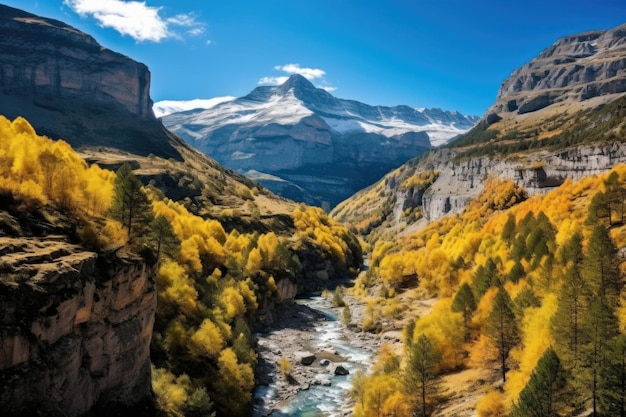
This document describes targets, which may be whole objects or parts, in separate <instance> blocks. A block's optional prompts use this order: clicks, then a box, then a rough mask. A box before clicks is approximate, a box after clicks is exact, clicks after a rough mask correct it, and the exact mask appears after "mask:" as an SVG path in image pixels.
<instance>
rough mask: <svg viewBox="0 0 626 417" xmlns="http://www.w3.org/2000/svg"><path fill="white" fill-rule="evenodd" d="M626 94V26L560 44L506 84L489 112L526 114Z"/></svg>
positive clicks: (589, 34)
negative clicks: (564, 103)
mask: <svg viewBox="0 0 626 417" xmlns="http://www.w3.org/2000/svg"><path fill="white" fill-rule="evenodd" d="M624 92H626V24H624V25H621V26H619V27H617V28H614V29H611V30H605V31H591V32H586V33H581V34H577V35H572V36H565V37H563V38H561V39H559V40H557V41H556V42H555V43H554V44H553V45H552V46H550V47H549V48H546V49H545V50H544V51H542V52H541V53H540V54H539V55H538V56H537V57H536V58H534V59H533V60H531V61H530V62H528V63H527V64H525V65H523V66H521V67H519V68H517V69H516V70H515V71H513V73H512V74H511V75H510V76H509V77H508V78H507V79H506V80H505V81H504V82H503V83H502V86H501V87H500V91H499V92H498V96H497V98H496V103H495V104H494V105H493V106H492V107H491V108H490V110H488V111H487V114H497V113H501V112H516V113H517V114H524V113H530V112H534V111H537V110H540V109H543V108H545V107H547V106H550V105H551V104H554V103H557V102H562V101H566V100H573V101H582V100H588V99H590V98H593V97H597V96H601V95H607V94H617V93H624Z"/></svg>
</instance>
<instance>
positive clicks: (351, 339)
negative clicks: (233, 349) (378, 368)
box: [254, 297, 375, 417]
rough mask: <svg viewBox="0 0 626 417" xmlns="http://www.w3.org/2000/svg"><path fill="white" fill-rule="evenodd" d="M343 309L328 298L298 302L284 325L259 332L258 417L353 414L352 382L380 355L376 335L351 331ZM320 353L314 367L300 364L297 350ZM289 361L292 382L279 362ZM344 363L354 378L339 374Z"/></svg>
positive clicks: (256, 404)
mask: <svg viewBox="0 0 626 417" xmlns="http://www.w3.org/2000/svg"><path fill="white" fill-rule="evenodd" d="M338 312H339V310H338V309H333V308H331V305H330V301H329V300H327V299H325V298H322V297H311V298H307V299H301V300H297V301H296V304H295V305H293V306H291V307H289V308H288V310H286V311H285V312H283V314H282V316H281V317H280V318H279V320H280V321H281V325H283V327H281V328H277V329H275V330H271V331H268V332H266V333H261V334H257V337H258V338H259V361H260V362H261V363H262V366H261V368H260V369H261V373H263V375H262V378H261V385H259V387H258V388H257V389H256V391H255V393H254V402H255V412H254V416H255V417H260V416H264V415H265V416H267V415H271V416H273V417H282V416H290V417H305V416H306V417H322V416H324V417H326V416H328V417H338V416H346V415H351V410H350V408H351V407H350V402H349V400H348V399H347V394H348V390H349V389H350V385H351V382H350V380H351V379H352V377H353V376H354V373H355V371H356V370H357V369H364V370H365V369H366V368H367V367H369V365H370V364H371V361H372V358H373V356H374V354H373V350H374V344H375V341H374V340H373V338H372V336H371V335H369V334H363V333H354V332H352V331H348V330H347V329H346V326H345V325H344V324H343V323H342V322H341V321H340V320H338V318H337V313H338ZM303 350H304V351H307V352H310V353H313V354H315V357H316V358H315V360H314V362H313V363H312V364H311V365H308V366H305V365H302V364H300V363H299V362H298V361H297V358H296V352H297V351H303ZM281 358H286V359H288V360H289V362H290V363H291V364H292V366H293V371H292V376H293V377H292V378H291V379H290V380H288V379H287V378H285V377H284V376H283V375H281V373H280V370H279V368H278V365H277V363H278V362H279V361H280V359H281ZM337 365H341V366H342V367H344V368H345V369H347V370H348V372H349V374H348V375H343V376H337V375H334V373H333V370H334V368H335V366H337Z"/></svg>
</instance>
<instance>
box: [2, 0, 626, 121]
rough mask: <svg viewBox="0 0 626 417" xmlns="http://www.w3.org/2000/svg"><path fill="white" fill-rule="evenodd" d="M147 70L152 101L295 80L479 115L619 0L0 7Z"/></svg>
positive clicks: (182, 0) (605, 20)
mask: <svg viewBox="0 0 626 417" xmlns="http://www.w3.org/2000/svg"><path fill="white" fill-rule="evenodd" d="M0 1H2V2H3V3H4V4H7V5H9V6H13V7H17V8H21V9H23V10H26V11H29V12H31V13H35V14H38V15H42V16H45V17H51V18H55V19H58V20H62V21H64V22H66V23H68V24H70V25H72V26H75V27H77V28H78V29H80V30H82V31H84V32H87V33H89V34H91V35H92V36H94V37H95V38H96V39H97V40H98V42H100V43H101V44H102V45H104V46H106V47H107V48H109V49H112V50H115V51H118V52H121V53H123V54H125V55H128V56H130V57H131V58H133V59H135V60H138V61H141V62H143V63H145V64H146V65H148V67H149V68H150V70H151V72H152V88H151V96H152V99H153V100H154V101H159V100H189V99H194V98H212V97H217V96H242V95H245V94H247V93H248V92H250V91H251V90H252V89H253V88H255V87H256V86H257V85H259V84H260V83H271V82H279V81H280V80H281V79H283V78H281V77H286V76H288V75H289V74H291V73H301V74H303V75H305V76H306V77H307V78H309V79H310V80H311V81H312V82H313V83H314V84H315V85H317V86H319V87H323V88H326V89H328V90H329V91H331V92H332V94H334V95H335V96H337V97H340V98H346V99H354V100H359V101H362V102H365V103H367V104H372V105H388V106H391V105H398V104H406V105H409V106H413V107H440V108H443V109H446V110H459V111H461V112H462V113H464V114H472V115H482V114H483V112H484V111H485V109H486V108H487V107H488V106H489V105H490V104H491V103H492V102H493V101H494V99H495V96H496V93H497V91H498V87H499V86H500V84H501V82H502V81H503V80H504V79H505V78H506V77H507V76H508V75H509V74H510V73H511V72H512V71H513V70H514V69H515V68H516V67H518V66H520V65H522V64H524V63H525V62H527V61H528V60H530V59H531V58H533V57H534V56H536V55H537V54H538V53H539V52H540V51H541V50H542V49H544V48H546V47H548V46H550V45H551V44H552V43H553V42H554V41H555V40H556V39H558V38H559V37H561V36H564V35H570V34H574V33H579V32H583V31H587V30H592V29H610V28H613V27H615V26H618V25H620V24H622V23H625V22H626V1H624V0H594V1H593V2H592V1H590V0H584V1H581V0H567V1H565V0H554V1H551V0H543V1H539V0H526V1H516V2H509V1H503V0H493V1H492V0H490V1H477V0H475V1H467V0H405V1H399V0H386V1H370V0H315V1H310V0H266V1H252V0H145V1H143V2H131V1H124V0H4V1H3V0H0Z"/></svg>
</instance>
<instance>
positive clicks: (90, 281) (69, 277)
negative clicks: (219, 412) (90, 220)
mask: <svg viewBox="0 0 626 417" xmlns="http://www.w3.org/2000/svg"><path fill="white" fill-rule="evenodd" d="M0 255H1V261H0V387H2V388H1V389H0V404H2V407H3V409H2V415H3V416H17V415H64V416H81V415H84V414H86V413H87V412H91V411H92V410H96V412H97V411H98V410H99V409H108V408H110V407H116V406H122V407H129V406H134V405H136V404H137V403H139V402H142V401H146V400H147V401H146V402H148V403H149V400H150V398H151V372H150V340H151V337H152V327H153V324H154V315H155V311H156V281H155V269H154V267H149V266H147V265H146V264H145V263H144V262H143V260H142V259H141V258H137V257H135V256H131V255H123V256H122V255H115V254H109V255H105V256H98V255H96V254H95V253H93V252H87V251H85V250H84V249H82V248H81V247H80V246H76V245H72V244H69V243H66V242H65V241H63V240H62V239H58V240H56V239H54V238H53V237H52V236H49V237H47V238H46V239H45V240H44V239H38V238H13V237H0Z"/></svg>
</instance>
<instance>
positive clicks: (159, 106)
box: [152, 96, 237, 117]
mask: <svg viewBox="0 0 626 417" xmlns="http://www.w3.org/2000/svg"><path fill="white" fill-rule="evenodd" d="M236 98H237V97H231V96H224V97H214V98H209V99H201V98H196V99H193V100H161V101H157V102H156V103H154V105H153V106H152V111H153V112H154V115H155V116H156V117H163V116H167V115H168V114H172V113H179V112H183V111H189V110H195V109H210V108H212V107H215V106H217V105H218V104H220V103H224V102H227V101H232V100H235V99H236Z"/></svg>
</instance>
